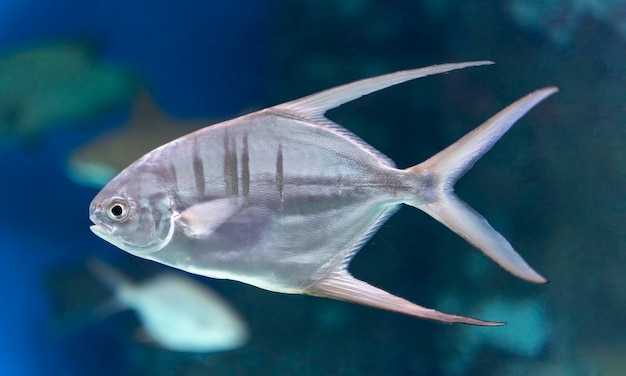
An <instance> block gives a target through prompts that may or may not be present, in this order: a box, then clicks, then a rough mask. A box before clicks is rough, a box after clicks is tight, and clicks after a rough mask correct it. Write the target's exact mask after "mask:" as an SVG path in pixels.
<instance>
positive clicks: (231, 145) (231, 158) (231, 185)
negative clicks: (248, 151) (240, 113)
mask: <svg viewBox="0 0 626 376" xmlns="http://www.w3.org/2000/svg"><path fill="white" fill-rule="evenodd" d="M238 180H239V176H238V174H237V144H236V142H235V140H234V139H231V138H230V137H228V134H227V133H226V132H224V184H225V186H226V196H228V197H233V196H235V197H236V196H237V195H238V194H239V186H238V183H239V182H238Z"/></svg>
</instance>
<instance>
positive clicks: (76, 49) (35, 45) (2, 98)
mask: <svg viewBox="0 0 626 376" xmlns="http://www.w3.org/2000/svg"><path fill="white" fill-rule="evenodd" d="M96 49H97V47H96V46H95V43H89V42H88V41H86V40H72V39H67V40H62V39H61V40H55V41H48V42H41V41H37V42H30V43H25V44H22V45H19V46H18V47H14V48H13V49H12V50H8V51H4V53H3V55H2V56H0V144H6V143H8V142H12V141H17V142H24V143H27V142H30V141H33V140H34V139H36V138H38V137H42V136H44V135H46V134H47V133H49V132H50V131H52V130H54V129H55V128H60V127H68V126H71V125H76V124H77V123H78V122H79V121H81V120H82V121H84V120H88V119H93V118H95V117H97V116H98V115H102V114H103V113H105V112H106V111H110V110H111V109H112V108H114V107H115V106H116V105H117V106H119V105H122V104H125V103H126V102H128V101H129V100H130V98H131V97H132V93H133V92H134V91H135V86H136V84H135V83H134V78H133V76H132V74H131V72H130V70H128V69H124V68H123V67H122V66H121V65H120V64H118V65H115V64H107V63H103V62H102V61H99V60H98V57H97V51H96Z"/></svg>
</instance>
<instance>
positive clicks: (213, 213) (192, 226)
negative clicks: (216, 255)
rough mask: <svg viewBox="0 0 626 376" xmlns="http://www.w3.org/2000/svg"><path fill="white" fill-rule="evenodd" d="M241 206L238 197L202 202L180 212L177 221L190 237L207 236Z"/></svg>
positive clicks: (241, 202)
mask: <svg viewBox="0 0 626 376" xmlns="http://www.w3.org/2000/svg"><path fill="white" fill-rule="evenodd" d="M242 206H243V200H242V199H240V198H221V199H217V200H211V201H207V202H202V203H199V204H196V205H194V206H191V207H189V208H187V209H186V210H185V211H183V212H182V213H180V216H179V218H178V220H177V223H178V224H179V225H180V226H181V227H182V228H183V231H184V232H185V234H187V235H188V236H191V237H207V236H209V235H211V234H212V233H213V231H215V230H216V229H217V228H218V227H220V226H221V225H222V224H223V223H224V222H226V221H227V220H228V218H230V217H232V216H233V215H234V214H235V213H237V211H239V209H241V207H242Z"/></svg>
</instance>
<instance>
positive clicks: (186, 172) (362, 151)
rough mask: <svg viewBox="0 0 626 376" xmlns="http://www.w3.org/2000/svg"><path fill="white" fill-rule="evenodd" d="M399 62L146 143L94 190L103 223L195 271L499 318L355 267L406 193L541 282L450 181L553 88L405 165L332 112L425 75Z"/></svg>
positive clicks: (432, 314) (452, 318)
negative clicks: (418, 299) (449, 306)
mask: <svg viewBox="0 0 626 376" xmlns="http://www.w3.org/2000/svg"><path fill="white" fill-rule="evenodd" d="M488 63H489V62H473V63H461V64H446V65H438V66H432V67H428V68H422V69H416V70H411V71H403V72H397V73H392V74H389V75H384V76H379V77H374V78H371V79H367V80H361V81H357V82H355V83H352V84H347V85H343V86H339V87H337V88H333V89H330V90H327V91H324V92H321V93H318V94H313V95H311V96H308V97H305V98H302V99H299V100H295V101H292V102H287V103H285V104H282V105H278V106H274V107H270V108H268V109H265V110H261V111H258V112H255V113H252V114H249V115H245V116H242V117H239V118H236V119H233V120H230V121H226V122H223V123H219V124H216V125H213V126H210V127H207V128H204V129H201V130H199V131H196V132H193V133H191V134H188V135H186V136H183V137H181V138H179V139H177V140H174V141H172V142H170V143H168V144H165V145H163V146H161V147H159V148H157V149H155V150H153V151H152V152H150V153H148V154H146V155H144V156H143V157H142V158H140V159H139V160H138V161H136V162H135V163H133V164H132V165H130V166H129V167H128V168H126V169H125V170H124V171H122V172H121V173H120V174H119V175H118V176H117V177H115V178H114V179H113V180H112V181H111V182H110V183H109V184H108V185H107V186H105V187H104V188H103V189H102V191H101V192H100V193H99V194H98V195H97V196H96V197H95V198H94V200H93V202H92V204H91V206H90V218H91V220H92V221H93V222H94V223H95V225H94V226H92V230H93V231H94V233H95V234H96V235H98V236H100V237H102V238H103V239H105V240H107V241H109V242H111V243H112V244H114V245H116V246H118V247H120V248H122V249H123V250H125V251H127V252H129V253H131V254H134V255H137V256H140V257H143V258H146V259H149V260H154V261H157V262H160V263H163V264H166V265H170V266H173V267H176V268H179V269H182V270H185V271H188V272H191V273H196V274H200V275H204V276H209V277H214V278H228V279H233V280H238V281H241V282H245V283H248V284H252V285H255V286H258V287H261V288H264V289H267V290H272V291H278V292H284V293H305V294H310V295H318V296H326V297H330V298H335V299H341V300H347V301H352V302H357V303H361V304H366V305H370V306H375V307H379V308H383V309H389V310H393V311H398V312H402V313H406V314H410V315H414V316H418V317H423V318H427V319H433V320H438V321H444V322H462V323H469V324H478V325H495V324H499V323H494V322H487V321H482V320H477V319H472V318H467V317H463V316H457V315H449V314H445V313H441V312H438V311H435V310H430V309H426V308H423V307H420V306H418V305H415V304H413V303H410V302H408V301H406V300H404V299H402V298H399V297H396V296H393V295H391V294H389V293H387V292H385V291H383V290H380V289H378V288H375V287H373V286H371V285H369V284H367V283H365V282H362V281H359V280H357V279H355V278H353V277H352V276H351V275H350V274H349V272H348V271H347V267H348V265H349V263H350V261H351V259H352V257H353V256H354V255H355V254H356V252H358V250H359V249H360V248H361V247H362V245H363V244H364V243H365V242H366V241H367V240H368V239H369V237H370V236H371V235H372V234H373V233H374V232H375V231H376V230H377V229H378V227H379V226H380V225H381V224H382V223H383V222H384V221H385V219H386V218H388V217H389V215H391V214H392V213H393V212H394V211H395V210H397V209H398V208H399V205H400V204H402V203H406V204H408V205H410V206H414V207H417V208H419V209H422V210H424V211H425V212H427V213H428V214H430V215H431V216H433V217H434V218H436V219H437V220H439V221H440V222H442V223H443V224H445V225H446V226H448V227H450V228H451V229H452V230H453V231H455V232H457V233H458V234H459V235H461V236H462V237H464V238H465V239H466V240H468V241H469V242H470V243H472V244H473V245H475V246H476V247H477V248H479V249H481V250H482V251H483V252H484V253H485V254H487V255H488V256H489V257H491V258H492V259H494V260H495V261H496V262H498V263H499V264H500V265H502V266H503V267H504V268H506V269H507V270H509V271H510V272H512V273H513V274H516V275H518V276H519V277H521V278H524V279H527V280H530V281H533V282H544V281H545V280H544V279H543V277H541V276H540V275H539V274H537V273H536V272H535V271H534V270H532V268H530V267H529V266H528V265H527V264H526V263H525V262H524V261H523V259H522V258H521V257H520V256H519V255H518V254H517V253H516V252H515V251H514V250H513V248H512V247H511V246H510V245H509V243H508V242H507V241H506V240H505V239H504V238H503V237H502V236H501V235H500V234H498V233H497V232H496V231H495V230H494V229H493V228H491V226H490V225H489V224H488V223H487V222H486V221H485V220H484V219H483V218H482V217H481V216H480V215H479V214H477V213H476V212H474V211H473V210H471V209H470V208H469V207H467V205H466V204H464V203H463V202H461V201H460V200H459V199H458V198H457V197H456V196H455V195H454V194H453V193H452V186H453V184H454V182H455V181H456V180H457V179H458V178H460V177H461V176H462V175H463V174H464V173H465V172H466V171H467V170H468V169H469V168H471V166H472V165H473V163H474V162H475V161H476V160H477V159H478V158H479V157H480V156H481V155H482V154H484V153H485V152H486V151H487V150H489V148H490V147H491V146H492V145H493V144H494V143H495V142H496V141H497V140H498V139H499V138H500V136H502V135H503V134H504V133H505V132H506V131H507V130H508V129H509V128H510V126H511V125H512V124H513V123H514V122H515V121H516V120H517V119H519V118H520V117H521V116H523V114H524V113H526V112H527V111H528V110H530V108H532V107H533V106H534V105H535V104H537V103H538V102H540V101H541V100H542V99H544V98H545V97H547V96H548V95H550V94H552V93H554V92H555V91H556V89H555V88H548V89H543V90H540V91H537V92H535V93H533V94H530V95H528V96H527V97H525V98H523V99H521V100H519V101H518V102H516V103H514V104H513V105H511V106H509V107H508V108H507V109H505V110H503V111H502V112H500V113H499V114H497V115H496V116H494V117H492V118H491V119H490V120H488V121H487V122H486V123H484V124H483V125H482V126H481V127H479V128H477V129H476V130H474V131H473V132H470V133H469V134H468V135H467V136H465V137H464V138H462V139H461V140H459V141H458V142H457V143H455V144H453V145H452V146H450V147H449V148H447V149H445V150H444V151H442V152H441V153H439V154H437V155H435V156H434V157H433V158H431V159H429V160H428V161H426V162H424V163H422V164H419V165H416V166H413V167H411V168H408V169H397V168H396V167H395V166H394V164H393V162H392V161H390V160H389V159H388V158H387V157H385V156H383V155H382V154H381V153H379V152H378V151H376V150H375V149H373V148H372V147H371V146H369V145H367V144H366V143H365V142H364V141H362V140H361V139H359V138H358V137H357V136H355V135H353V134H351V133H350V132H349V131H347V130H346V129H344V128H342V127H340V126H339V125H337V124H335V123H333V122H331V121H330V120H328V119H326V118H325V117H324V116H323V114H324V112H325V111H326V110H328V109H330V108H333V107H336V106H339V105H341V104H343V103H345V102H348V101H350V100H353V99H356V98H358V97H360V96H362V95H366V94H369V93H371V92H374V91H377V90H380V89H383V88H385V87H388V86H392V85H395V84H398V83H401V82H404V81H407V80H411V79H415V78H418V77H423V76H426V75H431V74H436V73H442V72H447V71H450V70H454V69H460V68H464V67H468V66H475V65H483V64H488Z"/></svg>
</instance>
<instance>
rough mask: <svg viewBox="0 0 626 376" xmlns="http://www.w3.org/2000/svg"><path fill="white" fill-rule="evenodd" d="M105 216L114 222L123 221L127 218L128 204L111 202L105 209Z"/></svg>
mask: <svg viewBox="0 0 626 376" xmlns="http://www.w3.org/2000/svg"><path fill="white" fill-rule="evenodd" d="M107 216H108V217H109V219H111V220H112V221H116V222H120V221H123V220H125V219H126V217H128V204H126V203H125V202H121V201H112V202H111V203H110V204H109V207H108V209H107Z"/></svg>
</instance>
